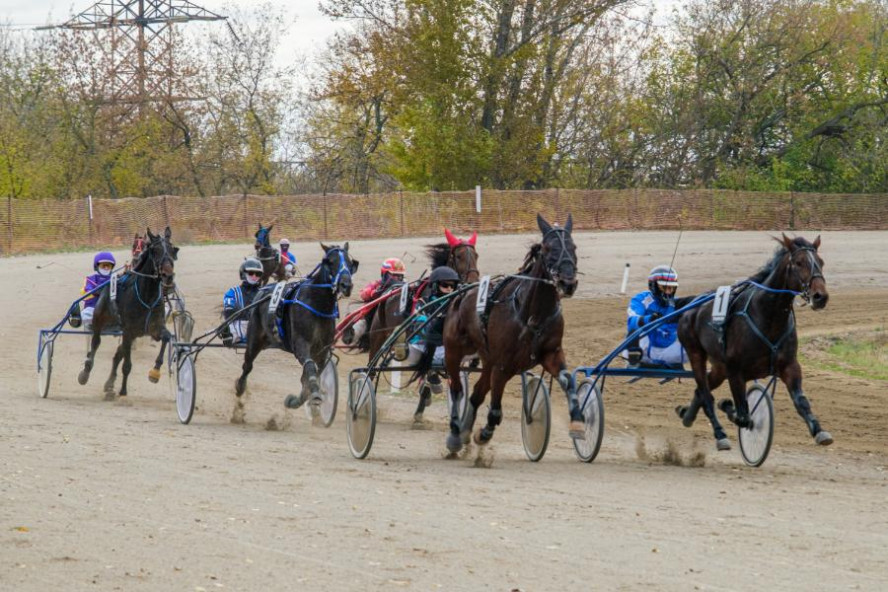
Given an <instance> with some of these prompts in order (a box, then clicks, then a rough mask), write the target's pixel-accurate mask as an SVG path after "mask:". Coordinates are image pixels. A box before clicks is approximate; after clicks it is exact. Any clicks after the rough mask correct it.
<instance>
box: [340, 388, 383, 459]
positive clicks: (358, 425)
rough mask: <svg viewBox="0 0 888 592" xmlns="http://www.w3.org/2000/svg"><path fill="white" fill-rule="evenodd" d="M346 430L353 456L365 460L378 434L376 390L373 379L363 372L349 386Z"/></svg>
mask: <svg viewBox="0 0 888 592" xmlns="http://www.w3.org/2000/svg"><path fill="white" fill-rule="evenodd" d="M345 428H346V434H347V435H348V447H349V450H351V453H352V456H354V457H355V458H358V459H361V458H365V457H366V456H367V454H369V453H370V447H371V446H373V435H374V433H375V432H376V388H375V387H374V385H373V379H371V378H370V377H369V376H368V375H367V374H365V373H363V372H359V373H357V374H355V375H353V377H352V379H351V382H350V383H349V385H348V407H347V409H346V410H345Z"/></svg>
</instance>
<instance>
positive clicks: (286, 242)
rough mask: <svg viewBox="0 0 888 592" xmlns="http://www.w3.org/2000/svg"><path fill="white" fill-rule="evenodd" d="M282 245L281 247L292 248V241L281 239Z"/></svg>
mask: <svg viewBox="0 0 888 592" xmlns="http://www.w3.org/2000/svg"><path fill="white" fill-rule="evenodd" d="M280 245H281V247H289V246H290V241H289V240H287V239H285V238H282V239H281V242H280Z"/></svg>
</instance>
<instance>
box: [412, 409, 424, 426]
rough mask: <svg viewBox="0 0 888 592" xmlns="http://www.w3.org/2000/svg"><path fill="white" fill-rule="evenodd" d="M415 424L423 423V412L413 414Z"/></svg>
mask: <svg viewBox="0 0 888 592" xmlns="http://www.w3.org/2000/svg"><path fill="white" fill-rule="evenodd" d="M413 423H422V411H417V412H416V413H414V414H413Z"/></svg>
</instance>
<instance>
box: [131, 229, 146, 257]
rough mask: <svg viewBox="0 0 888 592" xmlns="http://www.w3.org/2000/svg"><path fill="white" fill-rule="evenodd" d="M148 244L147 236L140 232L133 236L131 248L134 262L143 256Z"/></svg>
mask: <svg viewBox="0 0 888 592" xmlns="http://www.w3.org/2000/svg"><path fill="white" fill-rule="evenodd" d="M147 244H148V242H147V237H145V236H142V235H141V234H139V233H138V232H137V233H136V235H135V236H134V237H133V245H132V248H131V253H132V259H131V260H132V262H133V264H135V263H136V262H137V261H138V260H139V258H140V257H141V256H142V253H143V252H144V251H145V247H146V245H147Z"/></svg>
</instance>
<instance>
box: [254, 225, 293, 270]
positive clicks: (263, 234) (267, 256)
mask: <svg viewBox="0 0 888 592" xmlns="http://www.w3.org/2000/svg"><path fill="white" fill-rule="evenodd" d="M272 228H274V224H272V225H271V226H269V227H268V228H266V227H264V226H262V224H261V223H260V224H259V229H258V230H257V231H256V234H254V235H253V236H255V237H256V242H255V244H254V245H253V247H254V248H255V249H256V258H257V259H258V260H259V261H261V262H262V277H261V278H260V280H259V283H260V284H261V285H263V286H264V285H265V284H267V283H268V280H270V279H271V277H272V276H274V279H275V281H278V282H282V281H284V280H285V279H287V269H286V267H285V266H284V263H283V262H282V261H281V253H280V251H278V250H277V249H275V248H274V247H272V246H271V229H272Z"/></svg>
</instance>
